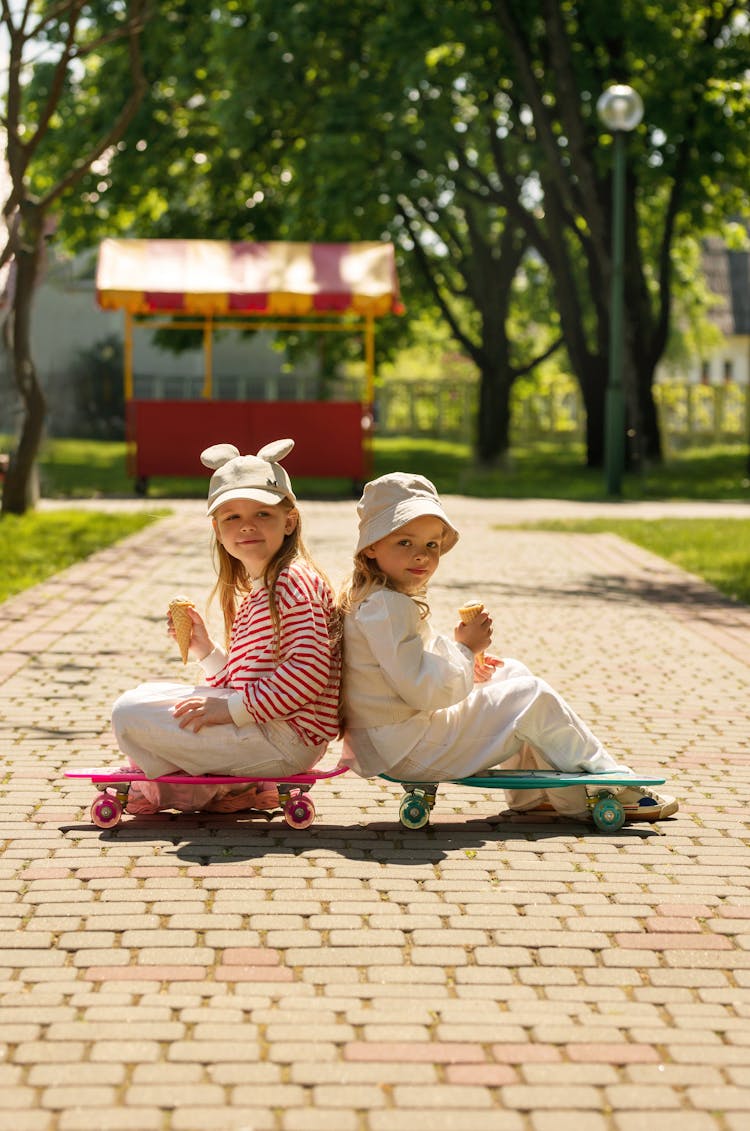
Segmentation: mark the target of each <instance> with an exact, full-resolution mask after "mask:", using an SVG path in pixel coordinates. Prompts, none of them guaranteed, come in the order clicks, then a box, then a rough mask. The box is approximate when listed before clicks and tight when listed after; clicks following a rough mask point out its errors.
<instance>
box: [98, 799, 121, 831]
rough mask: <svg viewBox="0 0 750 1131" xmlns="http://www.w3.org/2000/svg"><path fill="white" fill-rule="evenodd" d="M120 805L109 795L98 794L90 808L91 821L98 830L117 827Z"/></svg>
mask: <svg viewBox="0 0 750 1131" xmlns="http://www.w3.org/2000/svg"><path fill="white" fill-rule="evenodd" d="M121 817H122V805H121V804H120V802H119V801H118V800H117V798H116V797H113V796H112V794H111V793H100V794H99V796H98V797H97V799H96V800H95V801H94V803H93V805H92V806H91V820H92V821H93V822H94V824H95V825H96V826H97V828H100V829H113V828H114V827H115V825H119V823H120V818H121Z"/></svg>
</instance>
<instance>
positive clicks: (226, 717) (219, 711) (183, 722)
mask: <svg viewBox="0 0 750 1131" xmlns="http://www.w3.org/2000/svg"><path fill="white" fill-rule="evenodd" d="M172 714H173V715H174V717H175V718H176V719H177V721H178V723H179V724H180V726H181V727H182V729H183V730H192V731H195V733H196V734H197V733H198V731H199V730H201V729H202V728H203V727H217V726H221V725H222V724H223V723H231V721H232V716H231V715H230V714H229V707H228V706H227V701H226V699H218V698H217V697H216V696H215V695H193V696H191V698H190V699H183V700H182V701H181V702H179V703H175V705H174V707H173V708H172Z"/></svg>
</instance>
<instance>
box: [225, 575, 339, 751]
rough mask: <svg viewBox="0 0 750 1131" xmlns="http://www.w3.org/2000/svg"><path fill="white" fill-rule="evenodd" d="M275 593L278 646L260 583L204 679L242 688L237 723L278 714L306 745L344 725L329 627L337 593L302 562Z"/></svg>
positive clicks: (235, 707)
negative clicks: (340, 720)
mask: <svg viewBox="0 0 750 1131" xmlns="http://www.w3.org/2000/svg"><path fill="white" fill-rule="evenodd" d="M275 593H276V607H277V609H278V612H279V620H280V625H279V640H278V648H277V647H276V640H275V632H274V625H273V621H272V620H271V611H270V607H269V594H268V590H267V589H266V587H265V586H264V585H263V583H262V582H259V581H258V582H255V583H254V584H253V589H252V592H250V593H249V594H248V595H247V597H245V599H244V601H243V602H242V604H241V605H240V607H239V609H238V610H237V614H236V616H235V618H234V623H233V625H232V632H231V636H230V640H229V652H228V654H227V655H226V656H225V657H224V656H223V654H222V653H221V652H220V650H219V649H217V650H216V652H215V653H212V654H211V656H210V657H206V659H207V661H209V662H208V663H206V669H205V670H206V681H207V683H208V684H209V685H210V686H212V687H231V688H235V689H236V690H237V691H238V692H240V693H241V696H242V699H241V704H240V703H239V701H238V702H237V703H236V704H231V703H230V710H231V714H232V718H233V719H234V721H235V723H236V724H237V725H238V726H241V725H242V724H243V723H249V722H254V723H264V722H269V721H270V720H272V719H280V720H282V721H283V722H286V723H288V724H289V726H290V727H292V729H293V730H294V731H295V732H296V733H297V734H298V735H299V737H300V738H301V740H302V741H303V742H304V743H305V744H306V745H308V746H318V745H319V744H320V743H321V742H329V741H331V740H332V739H334V738H336V737H337V735H338V730H339V719H338V701H339V684H340V681H341V655H340V650H339V649H338V648H334V646H333V645H332V643H331V639H330V635H329V630H328V623H329V618H330V616H331V613H332V610H333V606H334V601H333V594H332V593H331V590H330V588H329V586H328V585H327V584H326V582H325V581H324V580H323V578H322V577H321V576H320V575H319V574H318V573H316V572H315V570H313V569H312V568H311V567H310V566H309V565H308V564H307V563H306V562H305V561H304V560H303V559H298V560H297V561H294V562H292V564H291V565H290V566H288V567H287V568H286V569H284V570H282V572H281V573H280V574H279V577H278V579H277V581H276V590H275ZM222 659H223V660H224V662H223V664H222V666H221V667H220V668H219V670H213V671H212V669H214V668H215V667H216V664H217V660H218V662H219V663H221V661H222ZM232 698H233V699H234V696H233V697H232Z"/></svg>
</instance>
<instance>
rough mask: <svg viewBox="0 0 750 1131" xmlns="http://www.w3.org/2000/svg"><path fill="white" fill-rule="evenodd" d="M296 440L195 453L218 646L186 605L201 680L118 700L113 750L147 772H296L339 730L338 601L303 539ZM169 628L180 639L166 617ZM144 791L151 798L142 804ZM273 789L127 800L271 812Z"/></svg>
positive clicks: (161, 793)
mask: <svg viewBox="0 0 750 1131" xmlns="http://www.w3.org/2000/svg"><path fill="white" fill-rule="evenodd" d="M293 446H294V442H293V441H292V440H279V441H277V442H276V443H274V444H268V445H267V446H266V447H264V448H262V449H261V451H260V452H259V453H258V455H257V456H241V455H240V454H239V452H238V450H237V449H236V448H235V447H233V446H231V445H229V444H218V445H215V446H214V447H212V448H207V449H206V451H204V452H203V453H202V454H201V461H202V462H203V463H204V464H205V465H206V466H207V467H210V468H213V469H215V470H214V474H213V476H212V477H211V482H210V486H209V492H208V514H209V516H210V518H211V520H212V524H213V530H214V534H215V538H216V542H215V555H216V563H217V572H218V580H217V583H216V586H215V589H214V594H215V595H216V596H218V599H219V602H220V605H221V608H222V612H223V615H224V627H225V641H224V645H225V646H224V647H222V646H221V645H217V644H216V643H215V642H214V641H213V640H212V639H211V637H210V636H209V633H208V629H207V627H206V624H205V621H204V620H203V618H202V617H201V616H200V614H199V613H198V612H197V611H196V610H195V609H193V608H190V609H189V612H190V617H191V620H192V622H193V624H192V633H191V638H190V646H189V654H190V656H191V657H192V658H193V659H195V660H197V661H198V662H199V663H200V664H201V666H202V668H203V677H204V679H203V683H202V685H200V686H195V687H190V686H186V685H184V684H175V683H163V682H162V683H145V684H141V685H140V686H139V687H136V688H135V689H134V690H132V691H128V692H126V693H125V694H124V695H122V696H121V697H120V698H119V699H118V700H117V702H116V703H115V705H114V708H113V713H112V726H113V729H114V733H115V738H116V739H117V743H118V746H119V747H120V749H121V750H122V751H123V753H125V754H126V755H127V756H128V757H129V758H130V760H131V762H132V763H133V764H134V765H136V766H138V767H139V768H140V769H141V770H143V771H144V773H145V774H146V776H147V777H148V778H154V777H158V776H160V775H162V774H168V773H174V772H175V771H184V772H185V773H187V774H192V775H203V774H225V775H236V776H253V777H265V776H268V777H283V776H285V775H290V774H295V773H301V772H303V771H305V770H308V769H310V768H311V767H312V766H314V765H315V764H316V763H317V762H318V761H319V760H320V758H321V757H322V756H323V754H324V753H325V750H326V747H327V745H328V743H329V742H330V741H331V739H333V738H336V737H337V735H338V729H339V717H338V697H339V682H340V678H341V656H340V649H339V645H338V643H337V639H338V634H337V633H336V632H335V631H334V618H335V615H336V614H335V604H334V599H333V595H332V592H331V588H330V586H329V584H328V582H327V580H326V579H325V577H324V576H323V574H322V573H321V572H320V570H319V569H318V568H317V567H316V565H315V564H314V562H313V561H312V559H311V557H310V555H309V554H308V552H307V550H306V548H305V545H304V542H303V541H302V529H301V519H300V514H299V510H298V509H297V505H296V498H295V495H294V492H293V490H292V485H291V482H290V480H289V476H288V475H287V473H286V471H285V470H284V469H283V468H282V467H281V465H280V463H279V460H281V459H283V457H284V456H285V455H287V454H288V453H289V452H290V451H291V449H292V447H293ZM169 631H170V634H171V635H173V636H174V626H173V625H172V624H171V619H170V625H169ZM136 786H137V787H138V788H137V789H136ZM134 790H135V793H134V792H133V791H134ZM175 790H177V791H178V794H179V795H176V794H175V792H174V791H175ZM154 791H156V793H157V794H158V796H157V795H156V794H155V793H154ZM228 791H229V796H225V795H226V794H227V792H228ZM138 792H140V793H141V794H143V795H145V799H144V802H143V804H141V803H140V801H139V799H138V798H137V797H136V794H137V793H138ZM275 792H276V791H275V788H273V787H270V786H269V787H268V789H266V790H263V791H261V793H260V795H259V794H258V790H257V789H253V788H252V787H250V789H247V788H243V789H241V790H232V789H231V787H218V786H213V785H210V786H190V787H186V786H180V787H169V786H164V785H162V786H155V785H154V784H153V783H150V782H146V783H135V784H134V786H133V787H131V800H129V802H128V806H127V808H128V811H130V812H135V811H137V812H144V811H151V812H153V811H154V810H155V808H168V807H174V808H180V809H199V808H201V809H203V808H213V809H216V808H220V809H235V808H245V807H256V808H258V807H263V808H268V807H273V804H274V802H275ZM157 802H158V803H157Z"/></svg>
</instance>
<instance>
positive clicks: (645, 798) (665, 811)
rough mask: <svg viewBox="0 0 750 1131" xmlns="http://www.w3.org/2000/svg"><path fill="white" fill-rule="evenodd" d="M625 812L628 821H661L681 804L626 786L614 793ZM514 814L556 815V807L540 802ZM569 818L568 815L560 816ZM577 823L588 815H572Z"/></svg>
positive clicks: (647, 790)
mask: <svg viewBox="0 0 750 1131" xmlns="http://www.w3.org/2000/svg"><path fill="white" fill-rule="evenodd" d="M612 792H613V793H614V794H615V796H616V798H617V800H618V801H619V802H620V804H621V805H622V807H623V808H624V810H625V820H626V821H660V820H661V819H662V817H671V816H672V814H673V813H676V812H677V810H678V809H679V804H678V803H677V800H676V799H675V798H674V797H668V796H667V795H661V794H658V793H654V792H653V790H650V789H646V788H645V787H644V786H642V785H626V786H623V787H622V788H621V789H619V790H615V789H613V791H612ZM512 812H514V813H519V814H522V815H523V816H524V817H528V816H534V814H537V813H538V814H540V815H541V814H546V815H549V814H550V813H555V807H554V805H552V804H551V803H550V802H549V801H540V802H538V804H536V805H532V806H531V808H529V809H518V808H516V809H513V810H512ZM558 816H567V814H558ZM571 818H572V819H573V820H577V821H585V820H587V819H588V818H587V814H585V813H581V814H571Z"/></svg>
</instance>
